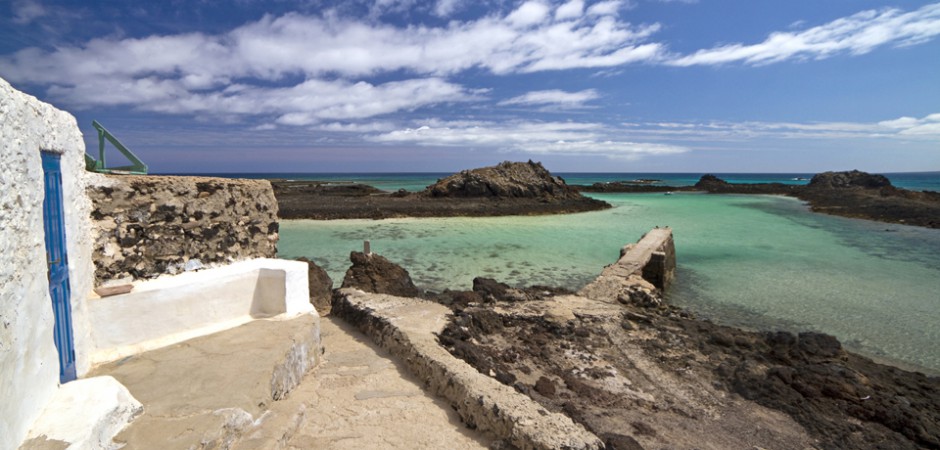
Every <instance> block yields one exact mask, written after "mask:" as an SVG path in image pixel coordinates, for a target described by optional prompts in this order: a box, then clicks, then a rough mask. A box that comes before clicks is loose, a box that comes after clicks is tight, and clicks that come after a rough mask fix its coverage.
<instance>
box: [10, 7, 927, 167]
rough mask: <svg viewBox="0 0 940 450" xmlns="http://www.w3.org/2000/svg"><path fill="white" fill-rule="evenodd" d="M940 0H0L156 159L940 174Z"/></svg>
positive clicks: (62, 75)
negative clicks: (507, 163) (538, 163)
mask: <svg viewBox="0 0 940 450" xmlns="http://www.w3.org/2000/svg"><path fill="white" fill-rule="evenodd" d="M938 37H940V3H929V2H917V1H894V2H887V1H869V0H812V1H809V0H807V1H803V0H790V1H776V0H761V1H753V0H746V1H731V0H724V1H718V0H697V1H696V0H625V1H609V0H601V1H590V0H585V1H581V0H565V1H554V2H553V1H549V0H537V1H509V0H491V1H489V0H483V1H470V0H435V1H416V0H352V1H349V0H347V1H340V2H331V1H317V0H297V1H292V0H277V1H260V0H257V1H256V0H233V1H221V0H218V1H217V0H201V1H181V0H169V1H118V0H111V1H93V0H86V1H76V0H58V1H55V0H0V77H2V78H4V79H6V80H7V81H9V82H10V83H11V84H13V85H14V86H15V87H17V88H18V89H20V90H23V91H26V92H28V93H30V94H32V95H35V96H37V97H39V98H40V99H43V100H45V101H48V102H51V103H53V104H55V105H56V106H58V107H60V108H62V109H65V110H68V111H69V112H71V113H73V114H74V115H75V116H76V117H77V119H78V121H79V125H80V126H81V127H82V131H83V132H84V133H85V137H86V143H87V145H88V148H89V149H90V150H91V151H92V152H96V151H97V139H96V135H95V132H94V129H92V128H91V125H90V124H91V120H92V119H97V120H98V121H100V122H102V123H103V124H104V125H105V126H106V127H107V128H108V129H109V130H111V131H112V132H113V133H114V134H115V135H117V136H118V137H119V138H120V139H121V140H122V141H123V142H124V143H125V144H127V145H128V146H129V147H131V148H132V149H133V150H134V151H135V153H137V154H138V156H140V157H141V159H143V160H144V161H145V162H147V163H148V164H149V165H150V167H151V169H152V170H153V171H155V172H286V171H291V172H356V171H410V172H422V171H432V172H436V171H453V170H459V169H463V168H470V167H477V166H482V165H491V164H495V163H497V162H499V161H503V160H526V159H533V160H540V161H543V162H544V163H545V164H546V166H547V167H548V168H549V169H551V170H554V171H561V172H572V171H595V172H597V171H600V172H644V171H645V172H818V171H823V170H844V169H853V168H857V169H861V170H868V171H875V172H899V171H938V170H940V39H938Z"/></svg>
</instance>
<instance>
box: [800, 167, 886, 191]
mask: <svg viewBox="0 0 940 450" xmlns="http://www.w3.org/2000/svg"><path fill="white" fill-rule="evenodd" d="M889 186H891V180H888V177H886V176H884V175H875V174H870V173H866V172H861V171H858V170H853V171H850V172H823V173H818V174H816V175H814V176H813V178H812V179H810V181H809V184H808V185H806V187H807V188H808V189H852V188H861V189H880V188H883V187H889Z"/></svg>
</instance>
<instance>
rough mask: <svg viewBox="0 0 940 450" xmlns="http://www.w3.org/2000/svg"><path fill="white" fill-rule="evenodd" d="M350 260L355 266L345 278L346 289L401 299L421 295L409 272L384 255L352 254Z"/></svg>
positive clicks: (344, 285) (348, 271)
mask: <svg viewBox="0 0 940 450" xmlns="http://www.w3.org/2000/svg"><path fill="white" fill-rule="evenodd" d="M349 260H350V261H352V264H353V265H352V267H350V268H349V270H347V271H346V276H345V277H344V278H343V286H342V287H344V288H355V289H360V290H362V291H365V292H374V293H376V294H389V295H396V296H399V297H417V296H418V295H419V294H420V291H419V290H418V288H417V287H415V284H414V282H413V281H411V275H409V274H408V271H407V270H405V269H404V268H402V267H401V266H399V265H398V264H395V263H393V262H391V261H389V260H388V259H385V257H384V256H382V255H377V254H375V253H371V254H368V255H367V254H365V253H362V252H352V253H350V254H349Z"/></svg>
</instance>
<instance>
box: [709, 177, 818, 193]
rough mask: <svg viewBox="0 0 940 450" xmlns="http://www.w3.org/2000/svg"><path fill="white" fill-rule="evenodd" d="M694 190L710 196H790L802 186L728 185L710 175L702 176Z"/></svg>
mask: <svg viewBox="0 0 940 450" xmlns="http://www.w3.org/2000/svg"><path fill="white" fill-rule="evenodd" d="M694 189H697V190H702V191H706V192H708V193H711V194H770V195H790V194H795V193H797V192H799V191H800V190H801V189H803V186H800V185H795V184H783V183H729V182H727V181H725V180H722V179H721V178H718V177H716V176H714V175H711V174H706V175H702V178H700V179H699V180H698V183H695V186H694Z"/></svg>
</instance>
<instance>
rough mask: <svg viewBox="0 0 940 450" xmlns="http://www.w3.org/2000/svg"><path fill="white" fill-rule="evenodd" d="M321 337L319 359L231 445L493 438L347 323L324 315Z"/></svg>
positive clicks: (457, 443) (458, 445) (411, 444)
mask: <svg viewBox="0 0 940 450" xmlns="http://www.w3.org/2000/svg"><path fill="white" fill-rule="evenodd" d="M322 337H323V345H324V348H325V349H326V352H325V353H324V355H323V361H322V362H321V364H320V365H319V366H318V367H317V368H316V369H315V370H314V371H313V372H311V373H310V374H309V375H308V376H307V378H306V379H305V380H304V382H303V383H302V384H301V385H300V386H299V387H298V388H297V389H296V390H294V391H293V392H291V395H290V397H289V398H287V399H286V400H283V401H280V402H276V403H274V404H273V405H272V406H271V410H270V411H268V413H267V414H266V415H265V418H264V422H263V424H262V425H261V426H260V427H259V428H258V429H257V430H256V431H253V432H251V433H249V434H247V435H246V436H245V437H244V438H243V439H242V440H241V441H240V442H238V443H237V445H236V446H235V448H237V449H244V450H254V449H267V448H280V449H290V450H307V449H317V448H324V449H325V448H329V449H351V450H352V449H355V450H359V449H387V448H393V449H413V448H427V449H438V448H440V449H444V448H446V449H482V448H486V447H487V445H488V444H489V443H490V441H491V440H492V438H491V437H487V436H486V435H484V434H483V433H481V432H479V431H474V430H471V429H469V428H467V427H466V425H464V424H463V423H461V422H460V418H459V416H458V415H457V413H456V412H454V410H453V409H452V408H451V407H450V406H449V404H448V403H447V402H446V401H444V400H443V399H441V398H437V397H434V396H433V395H431V394H429V393H427V392H425V391H424V390H423V389H422V383H421V382H420V381H419V380H417V379H415V378H414V376H412V375H411V374H410V373H408V370H407V368H406V367H405V366H404V364H402V363H401V362H398V361H395V360H393V359H391V358H390V355H389V354H388V352H386V351H384V350H382V349H380V348H379V347H378V346H377V345H375V344H373V343H372V342H371V341H369V338H368V337H367V336H364V335H363V334H362V333H360V332H359V331H357V330H355V329H354V328H353V327H352V326H351V325H349V324H346V323H344V322H343V321H341V320H339V319H337V318H324V319H323V320H322Z"/></svg>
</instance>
